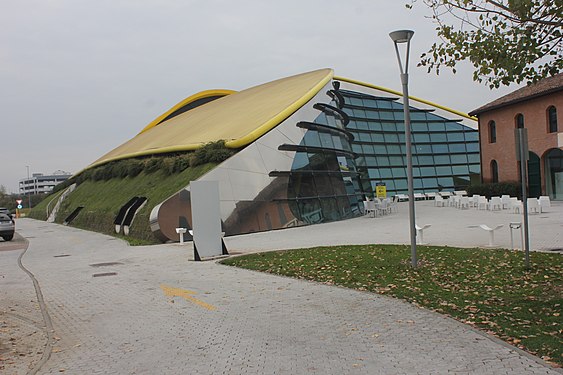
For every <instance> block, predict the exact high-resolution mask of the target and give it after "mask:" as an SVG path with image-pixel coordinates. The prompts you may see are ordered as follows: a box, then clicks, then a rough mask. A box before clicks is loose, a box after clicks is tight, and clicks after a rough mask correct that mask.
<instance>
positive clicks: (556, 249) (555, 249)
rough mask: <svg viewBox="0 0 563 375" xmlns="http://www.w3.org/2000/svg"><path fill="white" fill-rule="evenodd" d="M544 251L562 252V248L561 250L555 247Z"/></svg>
mask: <svg viewBox="0 0 563 375" xmlns="http://www.w3.org/2000/svg"><path fill="white" fill-rule="evenodd" d="M546 250H547V251H563V248H561V247H556V248H553V249H546Z"/></svg>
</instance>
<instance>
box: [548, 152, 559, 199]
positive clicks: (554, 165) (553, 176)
mask: <svg viewBox="0 0 563 375" xmlns="http://www.w3.org/2000/svg"><path fill="white" fill-rule="evenodd" d="M544 160H545V189H546V194H547V195H549V198H550V199H552V200H563V151H562V150H560V149H557V148H556V149H552V150H550V151H549V152H547V153H546V154H545V157H544Z"/></svg>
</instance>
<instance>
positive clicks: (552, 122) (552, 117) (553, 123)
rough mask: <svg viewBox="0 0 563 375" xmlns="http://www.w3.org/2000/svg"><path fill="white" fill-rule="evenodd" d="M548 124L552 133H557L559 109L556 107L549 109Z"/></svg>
mask: <svg viewBox="0 0 563 375" xmlns="http://www.w3.org/2000/svg"><path fill="white" fill-rule="evenodd" d="M547 124H548V129H549V132H550V133H557V109H555V107H554V106H551V107H549V108H548V109H547Z"/></svg>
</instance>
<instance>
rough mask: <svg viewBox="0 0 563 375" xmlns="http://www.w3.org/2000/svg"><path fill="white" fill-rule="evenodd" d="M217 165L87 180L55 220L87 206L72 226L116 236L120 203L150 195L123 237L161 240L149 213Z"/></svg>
mask: <svg viewBox="0 0 563 375" xmlns="http://www.w3.org/2000/svg"><path fill="white" fill-rule="evenodd" d="M214 166H215V164H211V163H210V164H204V165H199V166H197V167H191V168H188V169H186V170H184V171H183V172H181V173H178V174H173V175H167V174H165V173H163V172H162V171H157V172H154V173H150V174H147V173H144V172H142V173H140V174H139V175H138V176H135V177H125V178H112V179H110V180H107V181H103V180H102V181H92V180H87V181H84V182H82V183H81V184H80V185H79V186H78V187H77V188H76V190H74V191H73V192H72V193H71V194H70V195H69V196H68V197H67V198H66V199H65V200H64V201H63V203H62V204H61V208H60V210H59V212H58V214H57V218H56V222H57V223H62V222H63V221H64V219H65V218H66V217H67V216H68V215H70V213H71V212H72V211H73V210H74V209H75V208H76V207H78V206H83V207H84V209H83V210H82V211H81V212H80V214H79V215H78V216H77V217H76V218H75V219H74V220H73V222H72V224H71V225H72V226H75V227H78V228H81V229H87V230H92V231H96V232H100V233H105V234H109V235H113V236H116V234H115V230H114V224H113V220H114V219H115V216H116V215H117V213H118V212H119V209H120V208H121V206H122V205H123V204H125V203H126V202H127V201H128V200H129V199H131V198H132V197H134V196H144V197H147V203H146V204H145V206H144V207H143V208H142V209H140V210H139V211H138V212H137V215H136V217H135V221H133V225H132V226H131V228H130V232H129V236H128V237H124V236H121V237H120V238H123V239H126V240H127V241H129V243H130V244H131V245H147V244H155V243H158V241H157V240H156V238H155V237H154V236H153V234H152V231H151V230H150V225H149V215H150V213H151V211H152V209H153V208H154V206H156V205H157V204H159V203H161V202H162V201H164V200H165V199H166V198H168V197H170V196H171V195H173V194H174V193H176V192H178V191H179V190H180V189H182V188H183V187H185V186H187V185H188V184H189V183H190V181H193V180H195V179H197V178H198V177H200V176H202V175H203V174H204V173H205V172H207V171H209V170H210V169H212V168H213V167H214ZM51 199H52V198H51V197H47V198H45V200H43V201H42V202H41V204H39V205H37V206H36V207H35V208H34V209H33V210H32V213H31V217H33V218H37V219H40V220H45V219H46V217H45V216H46V214H45V207H46V205H47V204H48V202H49V201H50V200H51Z"/></svg>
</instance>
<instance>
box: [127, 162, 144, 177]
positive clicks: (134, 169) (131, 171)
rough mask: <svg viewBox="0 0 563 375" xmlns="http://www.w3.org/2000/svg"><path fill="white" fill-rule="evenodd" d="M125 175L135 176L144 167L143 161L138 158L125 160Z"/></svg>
mask: <svg viewBox="0 0 563 375" xmlns="http://www.w3.org/2000/svg"><path fill="white" fill-rule="evenodd" d="M126 166H127V176H129V177H136V176H138V175H139V173H141V172H142V171H143V169H144V168H145V165H144V163H143V162H142V161H141V160H139V159H129V160H127V164H126Z"/></svg>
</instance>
